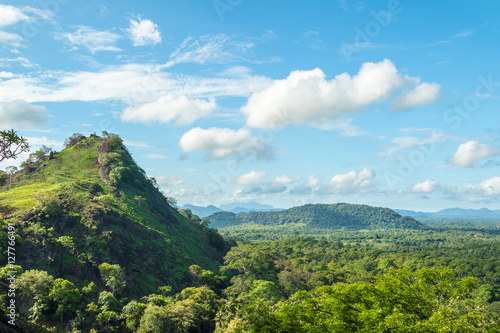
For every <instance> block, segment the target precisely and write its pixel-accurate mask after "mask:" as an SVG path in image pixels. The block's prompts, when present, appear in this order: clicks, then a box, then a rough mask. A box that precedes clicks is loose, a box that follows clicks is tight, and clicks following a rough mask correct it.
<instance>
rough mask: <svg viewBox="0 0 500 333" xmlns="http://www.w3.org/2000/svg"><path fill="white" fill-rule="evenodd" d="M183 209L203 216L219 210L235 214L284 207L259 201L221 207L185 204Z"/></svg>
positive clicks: (235, 203) (277, 209)
mask: <svg viewBox="0 0 500 333" xmlns="http://www.w3.org/2000/svg"><path fill="white" fill-rule="evenodd" d="M182 208H183V209H189V210H191V212H192V213H193V214H196V215H198V216H199V217H201V218H204V217H207V216H209V215H212V214H214V213H217V212H222V211H224V212H231V213H234V214H240V213H248V212H267V211H280V210H283V209H282V208H275V207H273V206H271V205H263V204H260V203H258V202H253V201H251V202H233V203H230V204H225V205H221V206H220V207H215V206H213V205H210V206H207V207H202V206H194V205H184V206H182Z"/></svg>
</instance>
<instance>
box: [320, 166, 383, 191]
mask: <svg viewBox="0 0 500 333" xmlns="http://www.w3.org/2000/svg"><path fill="white" fill-rule="evenodd" d="M377 185H378V182H377V180H376V179H375V172H374V171H373V170H371V169H367V168H364V169H362V170H361V171H360V172H358V173H356V171H354V170H353V171H351V172H348V173H346V174H340V175H335V176H333V177H332V179H330V180H329V181H328V182H327V183H326V184H325V185H324V186H322V188H321V191H322V192H324V193H333V194H351V193H365V192H369V191H372V190H373V189H374V188H375V187H376V186H377Z"/></svg>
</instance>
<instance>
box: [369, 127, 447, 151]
mask: <svg viewBox="0 0 500 333" xmlns="http://www.w3.org/2000/svg"><path fill="white" fill-rule="evenodd" d="M401 131H403V132H411V131H418V132H424V134H426V136H425V137H416V136H398V137H394V138H392V139H391V142H392V144H393V147H391V148H389V149H388V150H387V151H383V152H379V153H377V156H380V157H387V158H392V157H394V156H396V155H397V154H398V153H400V152H401V151H405V150H409V149H418V150H420V151H423V152H426V153H428V152H429V151H434V150H435V149H436V143H441V142H444V141H445V140H446V139H447V136H446V135H445V134H444V132H443V131H442V130H441V129H432V128H423V129H411V128H408V129H401Z"/></svg>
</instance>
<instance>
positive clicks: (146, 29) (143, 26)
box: [126, 18, 161, 46]
mask: <svg viewBox="0 0 500 333" xmlns="http://www.w3.org/2000/svg"><path fill="white" fill-rule="evenodd" d="M126 32H127V35H128V36H129V38H130V39H131V40H132V42H133V44H134V46H144V45H155V44H158V43H160V42H161V34H160V30H159V29H158V25H157V24H155V23H153V22H152V21H151V20H147V19H144V20H143V19H141V18H139V19H138V21H136V20H130V26H129V28H128V29H127V30H126Z"/></svg>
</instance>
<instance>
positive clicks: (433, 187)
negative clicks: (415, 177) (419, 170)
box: [408, 180, 441, 193]
mask: <svg viewBox="0 0 500 333" xmlns="http://www.w3.org/2000/svg"><path fill="white" fill-rule="evenodd" d="M440 188H441V185H440V184H439V182H437V181H435V180H426V181H424V182H422V183H417V184H415V185H413V186H412V187H410V188H409V189H408V192H411V193H432V192H435V191H437V190H439V189H440Z"/></svg>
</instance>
